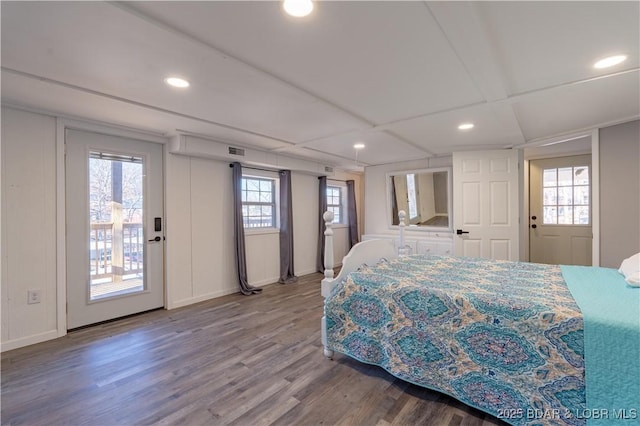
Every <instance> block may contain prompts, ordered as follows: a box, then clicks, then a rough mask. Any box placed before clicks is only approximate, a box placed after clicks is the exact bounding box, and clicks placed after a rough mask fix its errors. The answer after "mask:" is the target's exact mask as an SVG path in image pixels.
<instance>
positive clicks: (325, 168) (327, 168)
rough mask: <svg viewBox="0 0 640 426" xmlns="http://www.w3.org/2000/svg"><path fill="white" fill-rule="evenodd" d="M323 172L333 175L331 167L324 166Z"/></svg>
mask: <svg viewBox="0 0 640 426" xmlns="http://www.w3.org/2000/svg"><path fill="white" fill-rule="evenodd" d="M324 172H325V173H333V167H330V166H324Z"/></svg>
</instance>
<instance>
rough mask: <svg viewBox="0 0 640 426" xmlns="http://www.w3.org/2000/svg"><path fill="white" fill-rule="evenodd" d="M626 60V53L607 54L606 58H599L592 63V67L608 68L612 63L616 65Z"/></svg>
mask: <svg viewBox="0 0 640 426" xmlns="http://www.w3.org/2000/svg"><path fill="white" fill-rule="evenodd" d="M626 60H627V55H615V56H609V57H608V58H604V59H600V60H599V61H598V62H596V63H595V64H593V67H594V68H609V67H612V66H614V65H618V64H619V63H621V62H624V61H626Z"/></svg>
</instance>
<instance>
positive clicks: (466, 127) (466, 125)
mask: <svg viewBox="0 0 640 426" xmlns="http://www.w3.org/2000/svg"><path fill="white" fill-rule="evenodd" d="M458 129H460V130H469V129H473V123H463V124H461V125H459V126H458Z"/></svg>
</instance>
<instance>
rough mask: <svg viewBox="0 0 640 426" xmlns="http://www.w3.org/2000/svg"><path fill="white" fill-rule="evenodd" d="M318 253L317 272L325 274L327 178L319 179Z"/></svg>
mask: <svg viewBox="0 0 640 426" xmlns="http://www.w3.org/2000/svg"><path fill="white" fill-rule="evenodd" d="M318 206H319V209H318V210H319V212H318V253H317V255H316V270H317V271H318V272H320V273H323V274H324V219H323V218H322V215H323V214H324V212H326V211H327V177H326V176H320V177H319V178H318Z"/></svg>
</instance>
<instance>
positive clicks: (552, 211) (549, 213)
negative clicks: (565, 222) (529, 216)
mask: <svg viewBox="0 0 640 426" xmlns="http://www.w3.org/2000/svg"><path fill="white" fill-rule="evenodd" d="M543 219H544V220H543V222H542V223H544V224H549V225H555V224H556V223H558V210H557V208H556V207H555V206H554V207H545V208H544V217H543Z"/></svg>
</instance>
